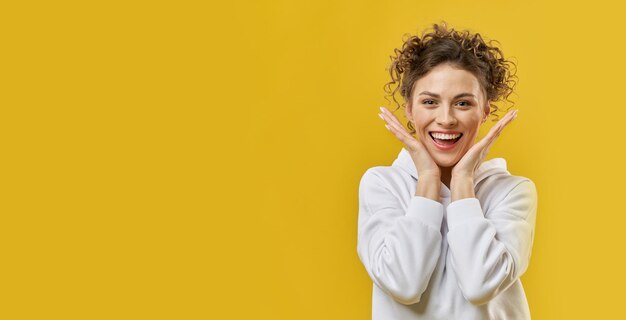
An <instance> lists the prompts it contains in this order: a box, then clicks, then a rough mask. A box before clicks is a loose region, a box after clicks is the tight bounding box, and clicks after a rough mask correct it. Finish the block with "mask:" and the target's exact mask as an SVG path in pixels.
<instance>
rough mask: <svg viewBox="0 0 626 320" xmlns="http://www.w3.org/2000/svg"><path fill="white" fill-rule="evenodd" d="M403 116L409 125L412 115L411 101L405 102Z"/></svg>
mask: <svg viewBox="0 0 626 320" xmlns="http://www.w3.org/2000/svg"><path fill="white" fill-rule="evenodd" d="M404 116H405V117H406V118H407V120H409V121H410V122H411V123H414V122H413V115H412V112H411V101H409V102H407V104H406V105H405V107H404Z"/></svg>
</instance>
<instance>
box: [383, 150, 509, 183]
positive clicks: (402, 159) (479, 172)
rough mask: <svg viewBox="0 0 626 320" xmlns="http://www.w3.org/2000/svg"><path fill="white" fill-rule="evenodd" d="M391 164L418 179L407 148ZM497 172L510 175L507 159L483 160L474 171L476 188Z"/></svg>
mask: <svg viewBox="0 0 626 320" xmlns="http://www.w3.org/2000/svg"><path fill="white" fill-rule="evenodd" d="M391 165H392V166H395V167H400V168H401V169H402V170H404V171H406V172H408V173H409V174H411V176H412V177H413V178H415V179H417V169H416V168H415V164H414V163H413V158H411V155H410V154H409V151H408V150H406V149H405V148H402V150H400V153H399V154H398V157H397V158H396V160H394V161H393V163H392V164H391ZM496 174H507V175H510V173H509V171H507V169H506V160H505V159H504V158H493V159H491V160H487V161H483V163H481V164H480V166H478V168H477V169H476V172H474V188H475V187H476V185H478V183H479V182H480V181H482V180H484V179H485V178H487V177H490V176H492V175H496ZM441 186H442V190H443V191H444V195H449V194H450V190H449V189H448V188H447V187H446V186H445V185H444V184H443V182H442V183H441Z"/></svg>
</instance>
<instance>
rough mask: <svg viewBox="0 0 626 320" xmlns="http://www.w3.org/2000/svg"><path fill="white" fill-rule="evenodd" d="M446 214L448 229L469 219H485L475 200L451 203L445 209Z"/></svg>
mask: <svg viewBox="0 0 626 320" xmlns="http://www.w3.org/2000/svg"><path fill="white" fill-rule="evenodd" d="M446 214H447V216H446V217H447V222H448V227H449V229H452V228H454V227H455V226H457V225H459V224H463V223H465V222H466V221H467V220H470V219H475V218H482V219H484V218H485V214H484V213H483V209H482V207H481V206H480V201H478V199H477V198H464V199H459V200H456V201H453V202H451V203H450V204H449V205H448V207H447V208H446Z"/></svg>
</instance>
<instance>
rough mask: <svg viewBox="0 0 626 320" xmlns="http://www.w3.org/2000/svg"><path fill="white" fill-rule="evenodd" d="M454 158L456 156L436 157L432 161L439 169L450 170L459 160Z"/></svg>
mask: <svg viewBox="0 0 626 320" xmlns="http://www.w3.org/2000/svg"><path fill="white" fill-rule="evenodd" d="M455 156H456V154H455V155H450V156H449V157H446V156H438V157H435V158H434V159H433V160H434V161H435V163H436V164H437V165H438V166H439V167H440V168H450V167H454V166H455V165H456V164H457V162H459V160H458V159H457V158H456V157H455Z"/></svg>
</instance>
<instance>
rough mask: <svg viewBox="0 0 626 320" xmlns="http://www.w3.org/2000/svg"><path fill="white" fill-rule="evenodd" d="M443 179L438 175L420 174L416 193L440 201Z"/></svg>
mask: <svg viewBox="0 0 626 320" xmlns="http://www.w3.org/2000/svg"><path fill="white" fill-rule="evenodd" d="M440 185H441V179H440V177H439V176H437V175H431V174H418V176H417V187H416V188H415V195H416V196H420V197H424V198H428V199H432V200H435V201H437V202H439V190H440V188H441V186H440Z"/></svg>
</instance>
